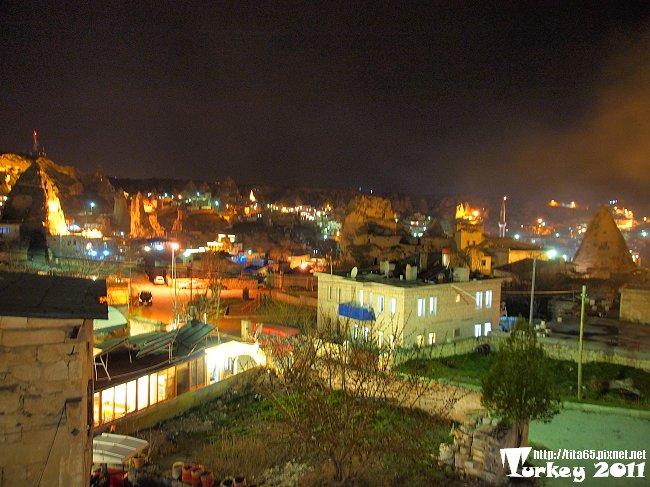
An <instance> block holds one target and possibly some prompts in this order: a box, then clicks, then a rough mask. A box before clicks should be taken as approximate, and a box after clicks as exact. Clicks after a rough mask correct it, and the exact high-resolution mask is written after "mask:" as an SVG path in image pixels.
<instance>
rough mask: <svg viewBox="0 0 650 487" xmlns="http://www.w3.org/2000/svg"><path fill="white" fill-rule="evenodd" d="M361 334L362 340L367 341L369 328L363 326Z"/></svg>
mask: <svg viewBox="0 0 650 487" xmlns="http://www.w3.org/2000/svg"><path fill="white" fill-rule="evenodd" d="M361 336H362V337H363V341H364V342H367V341H368V340H369V339H370V328H368V327H365V326H364V327H363V331H362V332H361Z"/></svg>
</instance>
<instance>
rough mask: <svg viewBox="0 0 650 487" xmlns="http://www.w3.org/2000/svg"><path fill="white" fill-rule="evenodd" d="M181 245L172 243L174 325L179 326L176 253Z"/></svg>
mask: <svg viewBox="0 0 650 487" xmlns="http://www.w3.org/2000/svg"><path fill="white" fill-rule="evenodd" d="M178 247H179V245H178V244H177V243H176V242H172V243H171V248H172V281H173V282H174V324H175V325H176V326H178V306H177V301H176V259H175V256H174V253H175V252H176V251H177V250H178Z"/></svg>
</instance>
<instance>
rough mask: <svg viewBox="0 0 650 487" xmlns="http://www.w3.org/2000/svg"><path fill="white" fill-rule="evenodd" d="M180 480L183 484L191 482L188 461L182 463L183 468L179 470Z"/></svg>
mask: <svg viewBox="0 0 650 487" xmlns="http://www.w3.org/2000/svg"><path fill="white" fill-rule="evenodd" d="M181 481H182V482H183V483H184V484H191V483H192V465H190V464H189V463H186V464H185V465H183V470H182V471H181Z"/></svg>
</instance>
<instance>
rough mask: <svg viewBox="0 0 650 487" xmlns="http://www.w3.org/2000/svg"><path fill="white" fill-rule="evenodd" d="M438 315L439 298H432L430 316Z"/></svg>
mask: <svg viewBox="0 0 650 487" xmlns="http://www.w3.org/2000/svg"><path fill="white" fill-rule="evenodd" d="M436 313H438V298H436V297H433V296H431V297H430V298H429V316H435V315H436Z"/></svg>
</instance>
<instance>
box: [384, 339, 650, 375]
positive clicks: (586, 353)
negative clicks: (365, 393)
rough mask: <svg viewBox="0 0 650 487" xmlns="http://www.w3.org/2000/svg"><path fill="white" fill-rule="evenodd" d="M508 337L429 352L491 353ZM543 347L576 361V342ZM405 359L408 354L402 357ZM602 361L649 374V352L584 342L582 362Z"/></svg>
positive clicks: (443, 354)
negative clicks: (487, 349) (484, 348)
mask: <svg viewBox="0 0 650 487" xmlns="http://www.w3.org/2000/svg"><path fill="white" fill-rule="evenodd" d="M507 336H508V334H507V333H503V332H492V333H491V334H490V336H488V337H481V338H480V339H478V340H477V339H474V338H470V339H465V340H457V341H454V342H452V343H446V344H441V345H440V346H436V347H435V348H434V351H433V353H432V357H433V358H439V357H450V356H453V355H463V354H467V353H471V352H473V351H474V349H475V348H476V347H477V346H478V345H481V344H483V343H488V344H490V346H491V347H492V350H496V349H497V348H498V346H499V343H500V342H501V341H502V340H505V339H506V338H507ZM538 340H539V342H540V343H541V345H542V346H543V347H544V350H545V351H546V353H547V355H548V356H549V357H550V358H552V359H556V360H570V361H573V362H576V363H577V362H578V342H577V341H567V340H563V339H560V338H552V337H547V338H544V337H540V338H538ZM404 357H408V354H406V355H404ZM401 361H402V357H401V356H400V354H396V356H395V362H396V363H398V364H399V363H401ZM589 362H604V363H609V364H617V365H625V366H628V367H635V368H637V369H641V370H645V371H648V372H650V353H647V352H637V351H634V350H628V349H626V348H620V347H610V346H607V345H605V344H602V343H592V342H584V343H583V351H582V363H589Z"/></svg>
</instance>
